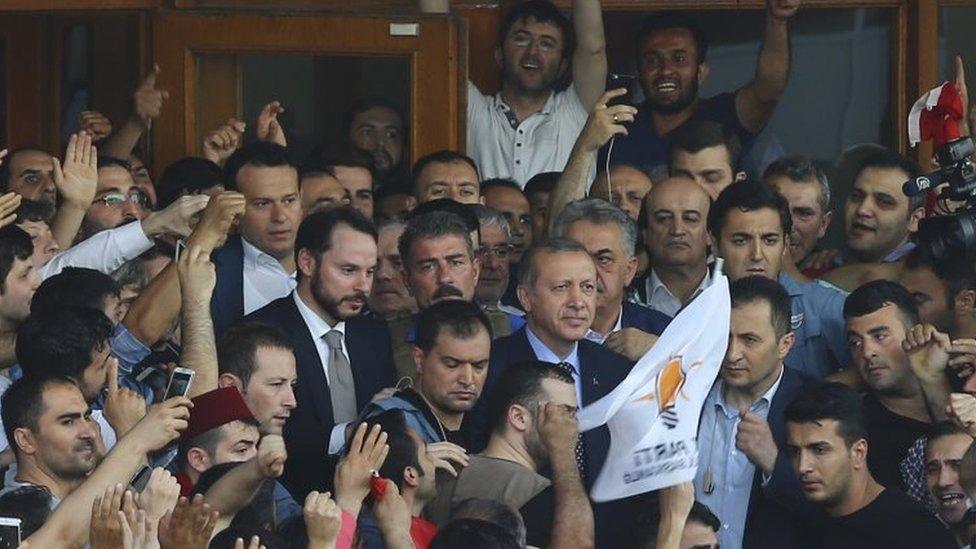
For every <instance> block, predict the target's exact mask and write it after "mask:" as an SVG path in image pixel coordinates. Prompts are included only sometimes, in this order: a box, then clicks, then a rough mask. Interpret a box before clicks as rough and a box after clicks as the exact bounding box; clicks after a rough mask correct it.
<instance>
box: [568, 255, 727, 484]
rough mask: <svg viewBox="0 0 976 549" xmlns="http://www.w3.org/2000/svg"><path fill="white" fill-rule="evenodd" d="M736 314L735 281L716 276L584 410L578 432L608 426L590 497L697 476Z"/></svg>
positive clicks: (681, 480) (690, 478)
mask: <svg viewBox="0 0 976 549" xmlns="http://www.w3.org/2000/svg"><path fill="white" fill-rule="evenodd" d="M716 271H718V269H716ZM730 314H731V300H730V298H729V281H728V279H727V278H726V277H725V275H722V274H717V275H716V276H715V277H713V281H712V284H711V285H710V286H709V287H708V288H706V289H705V291H704V292H702V293H701V294H700V295H699V296H698V297H696V298H695V299H694V300H693V301H692V302H691V303H690V304H689V305H688V306H687V307H685V308H684V309H683V310H681V311H680V312H679V313H678V316H676V317H675V318H674V320H672V321H671V323H670V324H669V325H668V327H667V329H666V330H664V333H663V334H661V337H660V339H658V341H657V343H656V344H655V345H654V346H653V347H652V348H651V350H650V351H648V352H647V354H646V355H644V356H643V357H642V358H641V359H640V360H639V361H637V364H635V365H634V367H633V369H632V370H631V371H630V374H628V375H627V377H626V378H625V379H624V380H623V381H622V382H621V383H620V385H618V386H617V387H616V388H615V389H614V390H613V391H611V392H610V393H609V394H607V395H606V396H605V397H603V398H601V399H600V400H598V401H596V402H594V403H593V404H591V405H590V406H587V407H585V408H584V409H583V410H582V411H580V416H579V419H580V431H588V430H590V429H594V428H596V427H599V426H600V425H603V424H604V423H606V424H607V427H608V428H609V430H610V450H609V452H608V453H607V460H606V462H605V463H604V465H603V470H602V471H600V474H599V476H597V479H596V482H595V483H594V484H593V490H592V492H591V494H590V496H591V497H592V498H593V500H594V501H608V500H614V499H621V498H625V497H629V496H633V495H637V494H642V493H645V492H650V491H653V490H659V489H661V488H666V487H668V486H673V485H675V484H678V483H681V482H685V481H689V480H693V479H694V478H695V471H696V469H697V467H698V448H697V445H696V438H697V436H698V419H699V417H700V415H701V409H702V405H703V404H704V402H705V397H706V396H707V395H708V391H709V389H710V388H711V386H712V383H713V382H714V381H715V378H716V376H717V375H718V372H719V369H720V368H721V366H722V360H723V358H724V357H725V350H726V347H727V346H728V341H729V315H730Z"/></svg>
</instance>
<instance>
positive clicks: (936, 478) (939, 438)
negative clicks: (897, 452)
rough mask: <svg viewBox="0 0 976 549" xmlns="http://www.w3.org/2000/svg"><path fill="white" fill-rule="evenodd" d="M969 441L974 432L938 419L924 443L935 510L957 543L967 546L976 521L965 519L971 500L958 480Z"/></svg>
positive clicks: (929, 489) (926, 482) (973, 532)
mask: <svg viewBox="0 0 976 549" xmlns="http://www.w3.org/2000/svg"><path fill="white" fill-rule="evenodd" d="M972 445H973V436H972V435H970V434H969V433H968V432H966V430H964V429H963V428H962V427H960V426H959V425H956V424H955V423H952V422H948V421H943V422H941V423H937V424H936V425H935V426H934V427H933V428H932V431H931V432H930V433H929V436H928V440H927V441H926V443H925V485H926V488H927V489H928V492H929V495H930V496H931V498H932V501H934V502H935V505H936V514H937V515H938V517H939V519H941V520H942V522H943V523H945V524H946V525H948V526H949V528H950V529H951V530H952V533H953V535H955V537H956V541H957V542H958V543H959V547H965V546H967V545H968V544H969V543H971V542H972V540H973V538H974V536H976V524H974V523H973V522H972V520H967V518H968V517H967V514H968V513H970V512H972V509H973V500H972V499H971V498H969V496H967V495H966V492H965V491H964V490H963V487H962V485H961V484H960V480H959V468H960V466H961V464H962V460H963V456H965V455H966V451H967V450H968V449H969V447H970V446H972Z"/></svg>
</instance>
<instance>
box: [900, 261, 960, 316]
mask: <svg viewBox="0 0 976 549" xmlns="http://www.w3.org/2000/svg"><path fill="white" fill-rule="evenodd" d="M920 268H926V269H929V270H931V271H932V272H933V273H934V274H935V276H936V278H938V279H939V280H941V281H943V282H945V285H946V292H945V300H946V304H947V305H948V306H949V309H953V308H954V307H955V299H956V296H957V295H959V292H963V291H966V290H976V269H974V266H973V263H972V261H969V260H968V259H967V258H966V257H965V256H964V255H956V256H948V257H944V258H942V259H940V260H938V261H936V260H935V258H933V257H929V254H926V253H922V252H920V251H919V250H917V249H916V250H912V251H911V252H910V253H909V254H908V255H907V256H906V257H905V269H908V270H916V269H920Z"/></svg>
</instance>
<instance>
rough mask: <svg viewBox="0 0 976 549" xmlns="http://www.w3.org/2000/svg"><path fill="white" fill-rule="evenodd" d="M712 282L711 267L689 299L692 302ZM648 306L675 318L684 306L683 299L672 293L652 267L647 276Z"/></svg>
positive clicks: (706, 270)
mask: <svg viewBox="0 0 976 549" xmlns="http://www.w3.org/2000/svg"><path fill="white" fill-rule="evenodd" d="M711 283H712V272H711V270H710V269H705V278H703V279H702V281H701V284H699V285H698V288H696V289H695V291H694V292H693V293H692V294H691V298H690V299H688V301H689V302H691V300H692V299H695V297H697V296H698V294H700V293H702V292H703V291H705V288H707V287H708V286H709V284H711ZM646 284H647V287H646V290H647V294H646V295H647V306H648V307H650V308H651V309H654V310H655V311H660V312H662V313H664V314H666V315H668V316H670V317H671V318H674V317H675V316H676V315H677V314H678V311H680V310H681V308H682V307H684V304H683V303H681V300H680V299H678V298H677V297H675V296H674V294H672V293H671V290H670V289H669V288H668V287H667V286H665V285H664V282H662V281H661V279H660V278H658V277H657V273H656V272H654V269H651V275H650V276H648V277H647V282H646Z"/></svg>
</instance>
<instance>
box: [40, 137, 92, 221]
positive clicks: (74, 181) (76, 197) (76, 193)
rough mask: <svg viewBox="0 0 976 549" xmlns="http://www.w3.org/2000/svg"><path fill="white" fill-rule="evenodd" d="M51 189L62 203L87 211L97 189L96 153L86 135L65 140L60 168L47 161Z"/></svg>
mask: <svg viewBox="0 0 976 549" xmlns="http://www.w3.org/2000/svg"><path fill="white" fill-rule="evenodd" d="M51 164H52V166H53V168H54V186H55V187H56V188H57V189H58V194H60V195H61V198H63V199H64V201H65V202H68V203H71V204H73V205H76V206H79V207H83V208H88V206H91V203H92V200H94V199H95V190H96V188H97V187H98V151H97V150H96V149H95V147H94V146H92V138H91V136H90V135H88V134H87V133H76V134H74V135H72V136H71V139H69V140H68V147H67V148H66V149H65V151H64V164H63V165H62V163H60V162H58V159H57V158H51Z"/></svg>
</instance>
